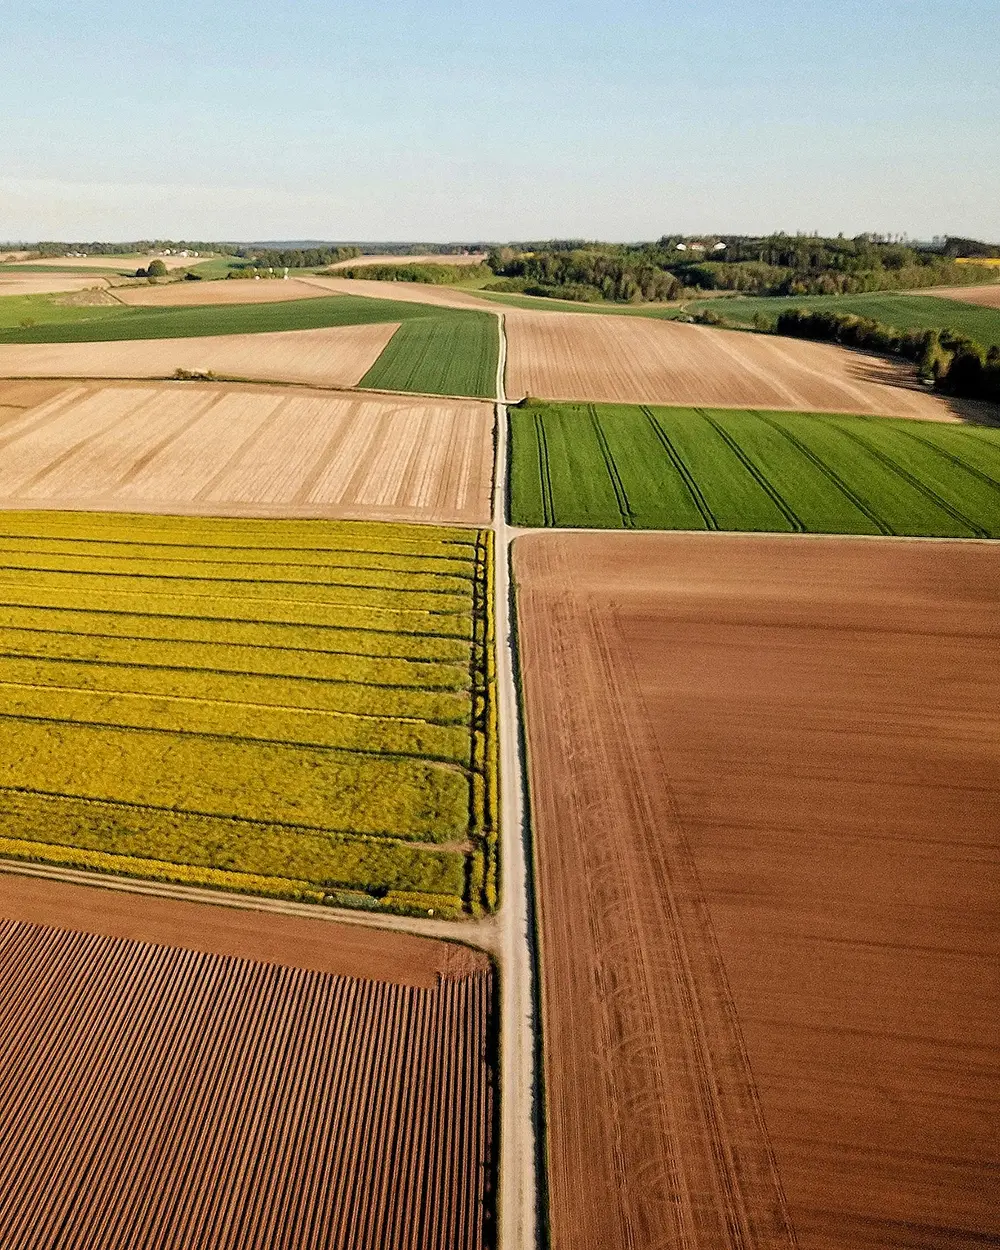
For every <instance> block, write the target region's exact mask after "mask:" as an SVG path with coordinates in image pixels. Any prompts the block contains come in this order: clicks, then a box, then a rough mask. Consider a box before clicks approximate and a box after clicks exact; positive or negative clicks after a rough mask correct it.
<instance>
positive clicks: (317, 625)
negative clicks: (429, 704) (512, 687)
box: [0, 595, 468, 650]
mask: <svg viewBox="0 0 1000 1250" xmlns="http://www.w3.org/2000/svg"><path fill="white" fill-rule="evenodd" d="M162 597H163V598H167V597H168V596H166V595H164V596H162ZM192 597H193V598H208V596H192ZM260 602H291V600H285V601H280V600H278V601H271V600H261V601H260ZM325 606H334V605H329V604H328V605H325ZM343 606H345V607H357V606H358V605H352V604H345V605H343ZM0 608H20V609H23V610H25V611H32V612H86V613H88V614H91V615H95V616H141V617H145V618H147V619H148V620H151V621H156V620H163V621H202V622H204V623H207V624H217V625H254V626H260V627H263V628H267V627H269V626H274V627H279V628H286V629H327V630H331V631H334V632H336V631H340V632H346V633H358V634H380V635H386V636H388V637H396V636H399V637H403V638H440V639H449V640H450V639H458V640H460V641H462V642H467V641H468V636H467V635H466V634H464V633H444V632H442V631H441V630H419V629H378V628H376V627H375V626H374V625H327V624H324V623H323V622H316V621H288V620H276V621H272V620H260V619H257V618H250V617H246V616H201V615H197V614H194V613H185V612H135V611H129V610H128V609H127V608H90V607H83V606H79V607H78V606H75V605H74V606H73V607H70V608H68V607H64V606H61V605H53V604H34V603H24V602H22V601H21V600H14V601H13V602H11V601H9V600H6V599H0ZM363 610H364V611H365V612H372V613H374V612H383V613H387V614H388V613H391V612H392V611H393V610H394V609H392V608H367V607H366V608H364V609H363ZM412 614H413V611H411V615H412ZM422 614H423V615H425V616H427V617H429V618H430V617H443V616H459V615H461V614H460V613H458V612H432V611H430V610H429V609H428V610H427V611H426V612H424V613H422ZM114 636H115V637H117V636H118V635H114ZM244 645H256V644H244ZM294 649H295V650H299V649H300V648H298V647H296V648H294Z"/></svg>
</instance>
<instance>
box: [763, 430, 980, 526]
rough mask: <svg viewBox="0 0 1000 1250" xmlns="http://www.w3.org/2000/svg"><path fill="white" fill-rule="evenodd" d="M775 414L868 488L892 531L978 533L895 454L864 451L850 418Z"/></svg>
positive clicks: (856, 485)
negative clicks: (854, 436) (907, 470)
mask: <svg viewBox="0 0 1000 1250" xmlns="http://www.w3.org/2000/svg"><path fill="white" fill-rule="evenodd" d="M769 419H770V421H771V423H772V424H774V425H780V426H782V427H784V428H786V429H788V430H789V431H794V432H795V433H796V434H798V435H799V437H800V438H801V439H802V440H808V443H809V445H810V447H811V448H812V449H813V451H814V452H815V453H816V454H817V455H821V456H822V458H823V459H824V461H825V462H826V463H827V464H828V465H830V466H832V467H833V468H834V469H835V470H836V471H837V472H839V473H840V474H841V476H843V477H846V476H848V475H849V476H850V479H851V481H852V483H853V486H854V488H855V490H856V491H857V492H863V493H864V495H865V497H866V499H867V501H868V502H869V504H870V505H871V506H872V508H873V510H877V512H878V514H879V516H880V517H881V518H882V520H883V521H884V522H885V524H886V525H887V526H888V527H889V531H890V532H891V533H893V534H905V535H910V536H914V535H921V534H936V535H940V536H942V537H954V538H968V537H970V536H972V535H973V534H974V533H975V531H974V529H972V528H970V526H969V525H968V523H967V522H965V521H964V520H963V519H962V518H960V517H957V516H956V515H955V514H954V513H953V512H952V511H949V510H948V509H947V508H943V507H941V505H940V502H939V501H938V500H937V498H936V497H935V496H934V494H933V492H931V491H928V490H926V489H925V488H924V487H923V485H922V484H921V483H919V482H915V481H914V480H913V479H912V478H911V477H910V476H908V475H907V474H905V473H901V472H900V471H899V469H898V466H897V465H896V464H895V463H894V462H893V461H892V460H891V459H890V458H888V457H878V456H875V455H873V454H868V453H867V451H866V450H862V451H861V453H860V454H859V448H858V444H857V443H856V442H855V440H854V439H852V438H851V436H850V426H851V422H850V420H849V419H844V418H836V417H831V418H824V417H822V416H820V415H816V416H799V415H798V414H793V413H771V414H770V418H769ZM876 420H877V418H876Z"/></svg>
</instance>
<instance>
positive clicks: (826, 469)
mask: <svg viewBox="0 0 1000 1250" xmlns="http://www.w3.org/2000/svg"><path fill="white" fill-rule="evenodd" d="M754 416H756V417H757V419H758V420H759V421H761V422H762V423H763V424H764V425H766V426H768V427H769V428H770V429H772V430H774V432H775V433H776V434H778V435H779V436H780V437H781V438H783V439H784V440H785V441H786V442H787V443H789V444H791V446H792V447H794V448H795V450H796V451H797V452H798V453H799V454H800V455H801V456H804V457H805V459H806V460H808V461H809V463H810V464H812V465H814V466H815V467H816V468H817V469H819V471H820V473H822V474H823V476H824V477H825V478H826V479H827V481H828V482H830V483H832V485H833V486H835V487H836V489H837V490H839V491H840V493H841V494H842V495H843V496H844V498H845V499H847V500H848V501H849V502H850V503H851V504H852V505H853V507H855V508H857V510H858V511H859V512H860V513H861V514H862V516H866V517H867V518H868V520H869V521H871V523H872V525H874V526H875V528H876V529H877V530H878V531H879V533H880V534H894V533H895V530H893V528H892V526H891V525H889V524H888V523H887V522H886V521H885V520H883V518H882V517H881V516H880V515H879V514H878V513H877V512H876V511H875V510H874V509H873V508H871V507H870V506H869V505H868V504H867V503H866V502H865V500H864V499H862V498H861V496H860V495H858V494H857V493H856V492H855V491H853V490H852V489H851V488H850V486H848V484H847V483H846V482H845V481H844V479H843V478H842V477H841V476H840V474H839V473H837V471H836V470H835V469H833V468H831V466H830V465H828V464H827V463H826V461H825V460H823V459H822V457H821V456H818V455H817V454H816V452H815V451H813V449H812V448H811V447H807V446H806V444H805V443H803V442H802V441H801V439H798V438H796V437H795V435H794V434H792V432H791V431H790V430H786V429H785V428H784V426H782V425H779V424H778V423H777V422H776V421H772V420H770V419H769V418H768V417H765V416H764V414H763V413H761V412H755V413H754Z"/></svg>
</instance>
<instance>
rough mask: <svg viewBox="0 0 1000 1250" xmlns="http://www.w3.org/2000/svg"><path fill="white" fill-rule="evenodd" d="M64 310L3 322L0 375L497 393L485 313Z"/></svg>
mask: <svg viewBox="0 0 1000 1250" xmlns="http://www.w3.org/2000/svg"><path fill="white" fill-rule="evenodd" d="M192 285H193V284H192ZM231 285H236V284H231ZM247 285H251V284H249V283H248V284H247ZM252 285H259V284H252ZM275 285H277V283H276V284H275ZM68 311H70V310H67V309H65V308H61V307H60V306H57V305H53V308H52V314H51V316H49V317H45V316H40V317H39V319H38V321H37V324H31V325H26V326H25V325H16V326H9V327H7V328H5V329H0V377H39V376H41V377H54V376H55V377H171V376H173V374H174V371H175V370H176V369H177V368H178V367H180V368H184V369H188V370H211V371H212V372H214V373H219V374H223V375H226V376H235V377H237V378H253V379H258V380H264V381H276V382H280V381H286V382H306V383H312V384H316V385H328V386H331V385H332V386H345V385H346V386H354V385H360V386H364V387H375V388H377V389H384V390H394V391H395V390H398V391H417V392H420V393H423V394H431V395H468V396H478V397H483V398H489V397H491V396H492V395H493V394H494V391H495V382H496V369H497V356H498V351H499V346H498V342H497V323H496V317H495V316H494V314H493V313H491V312H472V311H464V310H461V309H452V308H434V307H430V306H428V305H427V304H416V303H410V302H406V301H403V300H386V299H365V298H363V297H361V296H344V295H340V296H331V295H329V294H327V296H326V298H322V299H311V298H310V299H289V300H284V301H279V302H276V303H267V302H264V303H262V302H260V301H256V302H248V303H242V302H241V303H223V304H209V305H205V306H194V307H156V308H125V307H122V306H121V305H119V304H117V303H114V304H111V305H108V306H104V305H102V306H97V307H92V308H87V309H84V310H83V311H84V312H85V313H86V316H84V317H82V318H73V319H68V318H67V317H66V316H65V315H64V314H65V313H67V312H68ZM72 311H74V312H80V311H81V310H80V309H75V310H72ZM387 345H388V346H389V350H388V351H387V352H386V354H385V358H384V359H382V358H381V356H382V353H383V349H385V348H386V346H387Z"/></svg>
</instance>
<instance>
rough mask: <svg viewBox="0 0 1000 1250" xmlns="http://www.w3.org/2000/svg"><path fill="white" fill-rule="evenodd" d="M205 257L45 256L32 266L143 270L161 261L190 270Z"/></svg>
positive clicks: (171, 266) (173, 267)
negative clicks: (153, 261)
mask: <svg viewBox="0 0 1000 1250" xmlns="http://www.w3.org/2000/svg"><path fill="white" fill-rule="evenodd" d="M208 259H209V257H208V256H207V255H205V256H46V257H43V258H42V259H40V260H33V261H31V262H30V263H31V264H32V265H45V266H46V267H47V268H49V269H71V270H72V269H121V270H122V271H124V270H127V269H131V270H132V272H133V273H134V272H135V270H136V269H145V268H146V266H147V265H148V264H149V262H150V261H151V260H162V261H163V263H164V265H165V266H166V267H167V268H168V269H190V268H191V267H192V266H194V265H199V264H201V263H202V262H203V261H205V260H208Z"/></svg>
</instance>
